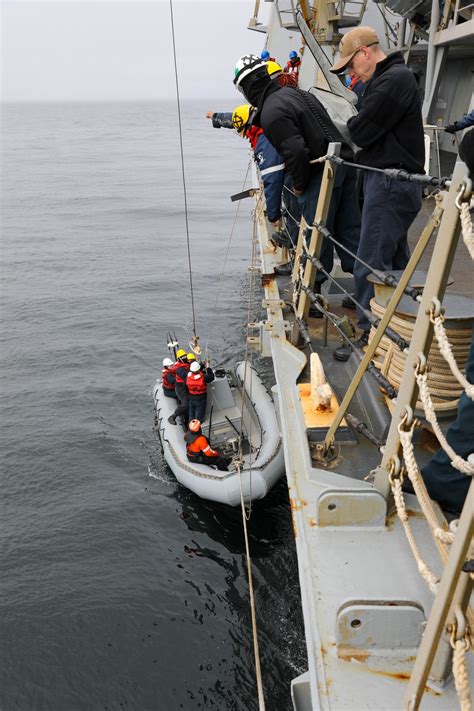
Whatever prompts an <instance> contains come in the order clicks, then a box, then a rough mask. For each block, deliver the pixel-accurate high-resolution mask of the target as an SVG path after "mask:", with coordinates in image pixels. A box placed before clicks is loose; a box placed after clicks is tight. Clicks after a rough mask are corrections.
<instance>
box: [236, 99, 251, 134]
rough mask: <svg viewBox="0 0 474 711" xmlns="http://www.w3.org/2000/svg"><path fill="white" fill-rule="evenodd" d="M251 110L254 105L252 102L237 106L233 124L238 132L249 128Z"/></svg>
mask: <svg viewBox="0 0 474 711" xmlns="http://www.w3.org/2000/svg"><path fill="white" fill-rule="evenodd" d="M251 110H252V107H251V106H250V104H242V106H237V108H236V109H234V112H233V114H232V124H233V126H234V128H235V130H236V131H237V133H242V132H243V131H245V129H246V128H247V124H248V122H249V117H250V112H251Z"/></svg>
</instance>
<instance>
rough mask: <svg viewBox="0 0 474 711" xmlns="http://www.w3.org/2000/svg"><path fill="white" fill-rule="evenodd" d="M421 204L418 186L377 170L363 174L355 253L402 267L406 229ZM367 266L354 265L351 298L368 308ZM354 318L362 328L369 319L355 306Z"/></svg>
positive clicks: (385, 266)
mask: <svg viewBox="0 0 474 711" xmlns="http://www.w3.org/2000/svg"><path fill="white" fill-rule="evenodd" d="M420 208H421V186H420V185H415V183H401V182H400V181H398V180H392V178H387V177H386V176H385V175H383V174H381V173H366V174H365V176H364V206H363V209H362V228H361V233H360V243H359V249H358V251H357V256H358V257H360V259H362V260H363V261H364V262H366V263H367V264H368V265H369V266H371V267H374V268H376V269H381V270H382V271H388V270H390V269H405V267H406V265H407V264H408V260H409V259H410V249H409V247H408V240H407V232H408V228H409V227H410V225H411V223H412V222H413V220H414V219H415V217H416V216H417V214H418V212H419V211H420ZM369 274H370V271H369V269H367V267H365V266H364V265H363V264H361V263H360V262H356V264H355V266H354V282H355V299H356V301H358V302H359V303H360V304H361V305H362V306H363V307H364V308H365V309H369V304H370V300H371V298H372V297H373V295H374V287H373V286H372V284H371V283H370V282H368V281H367V276H368V275H369ZM357 321H358V324H359V326H360V328H362V329H363V330H364V331H368V330H369V329H370V322H369V320H368V319H367V317H366V316H364V314H363V312H362V310H361V309H360V308H357Z"/></svg>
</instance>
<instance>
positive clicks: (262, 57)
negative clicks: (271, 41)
mask: <svg viewBox="0 0 474 711" xmlns="http://www.w3.org/2000/svg"><path fill="white" fill-rule="evenodd" d="M269 57H270V52H269V51H268V49H264V50H263V52H262V54H261V55H260V59H263V60H264V61H265V62H266V61H267V59H269Z"/></svg>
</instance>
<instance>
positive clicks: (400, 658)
mask: <svg viewBox="0 0 474 711" xmlns="http://www.w3.org/2000/svg"><path fill="white" fill-rule="evenodd" d="M425 623H426V618H425V615H424V612H423V609H422V608H421V606H420V605H418V604H417V603H416V602H412V601H409V600H350V601H348V602H346V603H344V605H342V606H341V608H340V609H339V612H338V615H337V622H336V648H337V656H338V657H339V658H340V659H342V660H344V661H347V662H351V661H352V660H357V661H359V662H363V663H365V664H366V665H367V666H368V667H369V669H373V670H374V671H378V672H386V673H387V674H391V675H393V674H410V672H411V670H412V668H413V660H414V658H415V657H416V653H417V650H418V646H419V644H420V642H421V638H422V636H423V631H424V628H425ZM395 634H396V640H397V643H396V645H394V643H393V640H394V639H395Z"/></svg>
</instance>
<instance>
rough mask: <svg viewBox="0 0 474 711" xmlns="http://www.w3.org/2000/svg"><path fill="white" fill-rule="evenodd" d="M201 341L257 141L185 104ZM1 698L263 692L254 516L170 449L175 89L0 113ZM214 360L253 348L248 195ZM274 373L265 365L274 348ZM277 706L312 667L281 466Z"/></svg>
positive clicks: (16, 703) (140, 700)
mask: <svg viewBox="0 0 474 711" xmlns="http://www.w3.org/2000/svg"><path fill="white" fill-rule="evenodd" d="M182 108H183V123H184V128H183V140H184V153H185V167H186V177H187V184H188V203H189V226H190V237H191V254H192V265H193V278H194V287H195V300H196V317H197V330H198V332H199V333H200V335H201V340H202V341H203V343H205V342H206V339H207V335H208V332H209V322H210V319H211V316H212V313H213V310H214V301H215V297H216V288H217V283H218V277H219V274H220V272H221V269H222V264H223V260H224V254H225V250H226V246H227V240H228V237H229V234H230V231H231V227H232V223H233V219H234V215H235V204H232V203H231V202H230V200H229V196H230V194H232V193H233V192H238V191H239V190H241V189H242V184H243V180H244V176H245V172H246V169H247V165H248V151H247V148H246V146H245V144H244V143H243V141H240V139H238V138H237V137H236V136H235V135H233V134H232V133H231V132H230V131H226V130H224V129H221V130H213V129H212V127H211V125H210V122H209V121H206V119H204V118H203V115H204V113H205V111H206V110H207V109H215V110H226V109H227V108H229V107H227V106H226V105H225V104H224V105H221V106H212V105H211V106H210V105H208V104H206V103H205V102H200V103H185V104H184V105H183V107H182ZM2 165H3V191H2V194H3V209H2V226H3V242H2V290H1V303H2V320H3V328H2V332H1V357H2V369H1V375H0V378H1V390H2V394H3V397H2V420H1V422H2V430H1V449H2V455H3V456H2V460H3V472H2V487H1V489H2V491H1V517H0V527H1V531H0V535H1V539H2V553H1V558H0V587H1V596H0V606H1V610H0V625H1V630H0V651H1V660H0V670H1V671H0V674H1V677H2V678H1V679H0V699H1V708H2V710H3V711H16V710H21V711H31V710H35V711H43V710H44V711H46V710H47V711H56V710H57V711H69V710H70V711H73V710H74V711H75V710H77V711H86V710H87V711H95V710H99V709H103V710H104V711H115V710H116V709H117V710H120V709H130V710H135V709H136V710H137V711H139V710H143V711H147V710H148V709H149V710H150V711H151V710H159V711H168V710H169V711H174V709H223V710H224V709H229V710H230V709H239V710H240V709H242V710H244V709H245V710H251V709H255V708H256V707H257V704H256V690H255V681H254V679H255V676H254V661H253V651H252V642H251V625H250V611H249V596H248V586H247V581H246V573H245V556H244V545H243V533H242V523H241V515H240V511H239V510H234V509H230V508H228V507H225V506H219V505H216V504H212V503H209V502H205V501H203V500H200V499H198V498H197V497H196V496H195V495H193V494H192V493H190V492H189V491H187V490H186V489H184V488H182V487H181V486H180V485H179V484H178V483H177V482H176V480H175V479H174V477H173V475H172V473H171V472H170V470H169V469H168V468H167V466H166V464H165V463H164V461H163V459H162V457H161V453H160V448H159V444H158V440H157V437H156V434H155V432H154V431H153V402H152V387H153V384H154V381H155V379H156V378H157V377H158V375H159V372H160V364H161V360H162V358H163V357H164V356H165V355H167V350H166V334H167V332H168V331H169V330H172V331H173V332H175V333H176V335H177V336H178V338H179V340H180V343H182V344H183V345H186V343H187V341H188V340H189V337H190V335H191V327H192V317H191V309H190V294H189V280H188V271H187V253H186V238H185V228H184V213H183V192H182V178H181V165H180V154H179V137H178V128H177V114H176V107H175V105H174V104H172V103H170V104H165V103H163V104H153V103H148V104H120V103H117V104H68V105H65V104H44V105H42V104H34V105H33V104H31V105H28V104H21V105H20V104H17V105H6V106H4V107H3V111H2ZM241 209H242V217H241V218H239V219H238V221H237V225H236V230H235V235H234V239H233V243H232V247H231V250H230V255H229V260H228V265H227V271H226V277H225V288H224V290H223V292H222V295H221V299H220V301H219V305H218V309H217V313H216V321H215V326H214V331H213V333H214V337H213V339H212V341H211V343H210V348H211V355H212V357H213V358H215V359H216V361H217V362H219V363H220V364H223V365H226V364H228V363H230V362H231V361H232V360H234V359H235V358H238V357H239V356H241V355H242V354H243V352H244V324H245V323H246V321H247V291H248V281H247V280H248V272H247V265H248V263H249V259H250V247H251V245H250V234H251V230H250V220H249V212H250V201H248V202H247V203H245V204H243V206H242V208H241ZM261 366H262V369H263V373H264V376H265V378H266V379H267V381H268V382H269V384H271V382H272V375H271V369H270V368H269V366H268V364H266V363H265V362H262V363H261ZM249 531H250V544H251V550H252V556H253V565H254V584H255V595H256V604H257V614H258V624H259V637H260V651H261V658H262V673H263V680H264V687H265V695H266V702H267V708H270V709H277V710H280V709H282V710H283V709H289V708H290V707H291V702H290V695H289V684H290V680H291V679H292V678H293V677H294V676H296V675H297V674H299V673H301V672H302V671H303V670H304V669H305V664H306V661H305V646H304V637H303V625H302V617H301V609H300V601H299V586H298V576H297V565H296V555H295V548H294V539H293V531H292V527H291V518H290V514H289V506H288V496H287V489H286V485H285V483H284V482H283V481H282V482H280V483H279V485H278V486H277V487H276V488H275V489H274V490H273V492H272V493H271V494H270V495H269V496H268V497H267V499H266V500H264V501H262V502H259V503H257V504H256V505H255V506H254V510H253V513H252V517H251V520H250V523H249Z"/></svg>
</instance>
